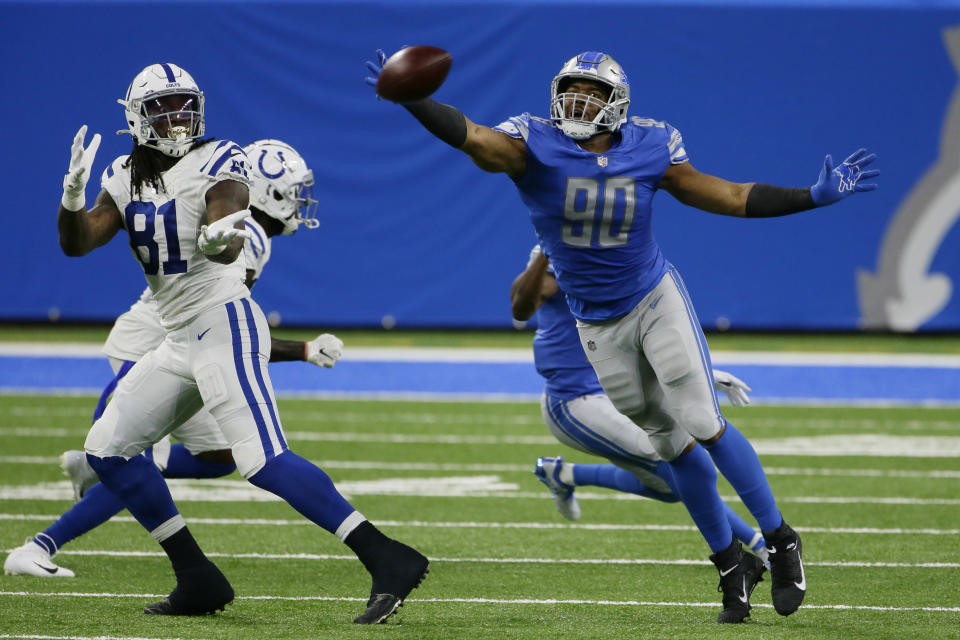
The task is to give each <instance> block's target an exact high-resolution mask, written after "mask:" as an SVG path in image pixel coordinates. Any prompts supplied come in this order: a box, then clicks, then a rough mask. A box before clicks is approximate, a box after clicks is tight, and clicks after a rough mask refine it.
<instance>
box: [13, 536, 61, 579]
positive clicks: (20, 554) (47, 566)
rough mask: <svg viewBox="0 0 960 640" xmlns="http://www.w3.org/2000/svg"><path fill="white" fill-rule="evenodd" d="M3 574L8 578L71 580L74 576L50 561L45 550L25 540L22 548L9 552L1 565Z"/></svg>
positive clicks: (31, 540) (31, 539)
mask: <svg viewBox="0 0 960 640" xmlns="http://www.w3.org/2000/svg"><path fill="white" fill-rule="evenodd" d="M3 572H4V573H5V574H6V575H8V576H37V577H38V578H72V577H74V576H75V575H76V574H75V573H74V572H73V571H71V570H70V569H67V568H65V567H61V566H58V565H56V564H54V563H53V561H52V560H50V554H49V553H48V552H47V550H46V549H44V548H43V547H41V546H40V545H39V544H37V543H36V542H34V541H33V538H27V542H26V543H25V544H24V545H23V546H22V547H17V548H16V549H14V550H13V551H11V552H10V555H8V556H7V559H6V560H5V561H4V563H3Z"/></svg>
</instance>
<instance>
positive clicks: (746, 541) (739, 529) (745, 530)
mask: <svg viewBox="0 0 960 640" xmlns="http://www.w3.org/2000/svg"><path fill="white" fill-rule="evenodd" d="M724 506H725V507H726V508H727V521H728V522H729V523H730V528H731V529H733V535H735V536H736V537H737V540H740V542H742V543H743V546H745V547H749V548H751V549H757V548H758V547H765V546H767V545H766V542H765V541H764V539H763V536H761V535H760V532H759V531H757V530H756V529H754V528H753V527H751V526H750V525H749V524H747V521H746V520H744V519H743V518H741V517H740V514H739V513H737V512H736V511H734V510H733V509H732V508H731V507H730V505H728V504H725V505H724ZM756 536H760V537H759V538H758V540H757V542H754V541H753V539H754V538H755V537H756ZM751 543H753V544H751Z"/></svg>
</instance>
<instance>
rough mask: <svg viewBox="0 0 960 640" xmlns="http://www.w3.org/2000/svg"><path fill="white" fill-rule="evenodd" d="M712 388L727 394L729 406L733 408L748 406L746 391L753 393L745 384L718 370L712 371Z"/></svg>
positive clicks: (748, 399) (733, 376)
mask: <svg viewBox="0 0 960 640" xmlns="http://www.w3.org/2000/svg"><path fill="white" fill-rule="evenodd" d="M713 386H714V387H715V388H716V390H717V391H722V392H724V393H725V394H727V398H729V399H730V404H732V405H733V406H735V407H745V406H747V405H748V404H750V396H748V395H747V391H753V389H751V388H750V385H748V384H747V383H746V382H744V381H743V380H741V379H740V378H738V377H737V376H735V375H733V374H732V373H727V372H726V371H721V370H720V369H714V370H713Z"/></svg>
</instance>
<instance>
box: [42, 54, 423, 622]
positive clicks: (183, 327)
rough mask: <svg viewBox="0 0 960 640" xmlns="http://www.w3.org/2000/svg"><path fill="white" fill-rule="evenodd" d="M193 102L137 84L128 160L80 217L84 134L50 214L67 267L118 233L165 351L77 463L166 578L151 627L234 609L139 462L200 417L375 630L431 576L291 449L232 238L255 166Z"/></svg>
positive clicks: (169, 80)
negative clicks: (348, 576)
mask: <svg viewBox="0 0 960 640" xmlns="http://www.w3.org/2000/svg"><path fill="white" fill-rule="evenodd" d="M203 100H204V97H203V93H202V92H201V91H200V89H199V87H198V86H197V84H196V82H194V80H193V78H192V77H191V76H190V75H189V74H188V73H187V72H186V71H184V70H183V69H181V68H180V67H178V66H176V65H174V64H170V63H159V64H152V65H150V66H148V67H146V68H145V69H144V70H143V71H141V72H140V73H139V74H137V76H136V77H135V78H134V80H133V82H132V83H131V84H130V87H129V89H128V90H127V94H126V96H125V98H124V99H122V100H120V103H121V104H122V105H123V106H124V113H125V115H126V120H127V123H128V125H129V129H125V130H124V132H126V133H130V134H131V135H132V136H133V138H134V147H133V151H131V153H130V155H129V156H123V157H120V158H118V159H117V160H115V161H113V162H112V163H111V164H110V167H109V168H108V169H107V171H106V173H105V177H106V180H104V182H103V183H102V189H101V191H100V194H99V195H98V196H97V200H96V203H95V205H94V207H93V209H90V210H87V209H86V206H85V197H84V196H85V194H84V191H85V185H86V181H87V178H88V176H89V173H90V169H91V166H92V164H93V159H94V154H95V152H96V150H97V148H98V146H99V142H100V137H99V135H95V136H94V137H93V139H92V140H91V143H90V146H89V147H86V148H85V147H84V137H85V135H86V126H83V127H81V128H80V130H79V132H78V133H77V135H76V137H75V138H74V143H73V147H72V149H71V161H70V167H69V170H68V173H67V175H66V177H65V178H64V193H63V198H62V199H61V206H60V208H59V210H58V212H57V222H58V227H59V232H60V246H61V248H62V249H63V251H64V253H65V254H67V255H68V256H82V255H85V254H86V253H88V252H90V251H92V250H93V249H95V248H97V247H99V246H101V245H104V244H106V243H107V242H109V241H110V239H112V238H113V236H115V235H116V234H117V232H118V231H120V230H121V229H125V230H126V231H127V234H128V236H129V238H130V246H131V249H132V250H133V253H134V257H135V258H136V259H137V260H138V262H139V263H140V264H141V266H142V268H143V270H144V274H145V275H146V279H147V283H148V284H149V285H150V289H151V291H152V293H153V297H154V299H155V300H156V303H157V310H158V313H159V316H160V323H161V326H162V327H163V329H164V331H165V336H164V340H163V342H162V343H161V344H160V346H159V347H157V348H156V349H155V350H153V351H151V352H149V353H147V354H145V355H144V356H143V357H142V358H140V360H139V361H137V363H136V364H135V365H133V367H131V369H130V371H129V372H128V373H127V374H126V375H125V376H124V377H123V378H121V379H120V381H119V382H118V384H117V387H116V390H115V391H114V393H113V399H112V400H111V402H110V403H109V404H108V405H107V407H106V409H105V410H104V412H103V415H102V416H100V418H99V419H97V421H96V422H95V423H94V425H93V427H92V428H91V429H90V433H89V434H88V435H87V439H86V442H85V443H84V449H85V450H86V453H87V460H88V462H89V463H90V466H91V467H92V468H93V469H94V470H95V471H96V472H97V476H98V477H99V478H100V481H101V482H102V483H103V484H104V485H105V486H106V488H107V489H109V490H110V492H111V493H112V494H113V495H114V496H115V497H117V498H118V499H119V500H120V502H121V503H122V504H123V505H124V506H125V507H126V508H127V509H128V510H129V511H130V513H131V514H132V515H133V516H134V517H135V518H136V519H137V521H138V522H140V524H141V525H143V526H144V528H146V529H147V530H148V531H149V532H150V533H151V535H153V537H154V538H155V539H156V540H157V541H158V542H159V543H160V546H161V547H162V548H163V550H164V551H165V552H166V553H167V555H168V557H169V558H170V561H171V564H172V565H173V569H174V573H175V575H176V580H177V585H176V587H175V588H174V590H173V591H172V592H171V593H170V595H169V596H168V597H167V598H165V599H164V600H162V601H160V602H158V603H155V604H152V605H149V606H148V607H147V608H146V609H145V612H146V613H152V614H162V615H189V614H203V613H212V612H215V611H217V610H222V609H223V608H224V607H225V605H227V604H228V603H230V602H231V601H232V600H233V589H232V587H231V586H230V584H229V582H228V581H227V579H226V578H225V577H224V576H223V574H222V573H221V572H220V570H219V569H218V568H217V567H216V566H215V565H214V564H213V563H212V562H210V560H209V559H207V557H206V556H205V555H204V554H203V552H202V551H201V550H200V548H199V546H198V545H197V543H196V541H195V540H194V539H193V536H192V535H191V534H190V532H189V530H188V529H187V527H186V524H185V522H184V519H183V517H182V516H181V515H180V514H179V512H178V511H177V508H176V506H175V505H174V503H173V500H172V499H171V497H170V492H169V490H168V489H167V486H166V484H165V483H164V481H163V478H162V476H161V475H160V473H159V471H158V470H157V468H156V466H154V464H153V463H152V462H150V461H149V460H148V459H147V458H146V457H144V456H141V455H139V454H140V453H141V452H142V451H144V450H145V449H146V448H147V447H149V446H151V445H153V444H154V443H156V442H158V441H159V440H160V439H162V438H163V436H165V435H167V434H168V433H170V432H171V431H172V430H173V429H175V428H176V427H178V426H179V425H181V424H182V423H183V422H184V421H185V420H186V419H187V418H189V417H190V416H192V415H193V414H194V413H196V412H197V411H199V410H200V408H201V407H205V408H206V409H207V410H208V411H209V412H210V414H211V415H212V416H213V418H214V419H215V420H216V422H217V425H218V426H219V428H220V430H221V432H222V433H223V436H224V437H225V440H226V442H227V443H228V444H229V446H230V449H231V453H232V457H233V460H234V462H235V463H236V465H237V469H238V471H239V472H240V473H241V475H243V477H244V478H246V479H247V480H249V481H250V482H251V483H252V484H254V485H255V486H258V487H260V488H262V489H265V490H267V491H270V492H271V493H274V494H276V495H278V496H280V497H282V498H283V499H284V500H286V501H287V502H288V503H289V504H290V505H291V506H293V507H294V508H295V509H297V510H298V511H300V513H302V514H303V515H305V516H306V517H307V518H308V519H310V520H311V521H313V522H314V523H316V524H318V525H320V526H321V527H323V528H324V529H326V530H327V531H329V532H331V533H333V534H335V535H336V536H337V537H338V538H339V539H340V540H341V541H342V542H344V543H345V544H346V545H347V546H348V547H350V549H351V550H353V551H354V553H356V554H357V556H358V558H359V559H360V561H361V562H362V563H363V565H364V567H365V568H366V569H367V570H368V571H369V572H370V574H371V576H372V588H371V593H370V597H369V599H368V601H367V608H366V610H365V611H364V612H363V613H362V614H361V615H360V616H358V617H357V618H356V619H355V620H354V622H356V623H359V624H371V623H377V622H382V621H384V620H386V619H387V618H388V617H389V616H391V615H393V614H394V613H395V612H396V610H397V608H398V607H399V606H400V604H402V602H403V600H404V598H406V596H407V595H408V594H409V593H410V592H411V591H412V590H413V589H414V588H415V587H416V586H418V585H419V583H420V582H421V581H422V579H423V578H424V577H425V575H426V573H427V571H428V565H429V562H428V560H427V558H426V557H425V556H423V555H422V554H421V553H419V552H418V551H416V550H415V549H413V548H411V547H409V546H407V545H405V544H402V543H400V542H397V541H395V540H392V539H390V538H388V537H387V536H385V535H384V534H382V533H381V532H380V531H379V530H378V529H377V528H376V527H374V526H373V525H372V524H371V523H370V522H369V521H368V520H367V519H366V518H365V517H364V516H363V515H362V514H360V513H359V512H358V511H356V510H355V509H354V508H353V507H352V506H351V505H350V504H349V503H348V502H347V501H346V500H345V499H344V498H343V496H341V495H340V493H339V492H338V491H337V490H336V488H335V487H334V485H333V482H332V481H331V480H330V478H329V477H328V476H327V475H326V474H325V473H324V472H323V471H322V470H321V469H319V468H317V467H316V466H314V465H313V464H311V463H310V462H308V461H307V460H304V459H303V458H301V457H299V456H297V455H296V454H294V453H293V452H292V451H291V450H290V449H289V447H288V446H287V442H286V439H285V437H284V433H283V429H282V427H281V424H280V417H279V414H278V411H277V406H276V400H275V398H274V394H273V389H272V385H271V382H270V377H269V371H268V370H267V367H266V363H267V361H268V360H269V357H270V345H271V342H270V331H269V328H268V326H267V322H266V318H265V317H264V315H263V312H262V311H261V310H260V308H259V306H258V305H257V304H256V302H254V301H253V299H252V298H251V297H250V293H249V290H248V289H247V287H246V286H244V280H245V276H246V273H245V271H246V269H245V266H244V263H243V262H242V261H238V260H237V258H238V256H239V254H240V252H241V251H242V249H243V243H244V240H245V239H246V238H248V237H250V235H251V232H250V231H249V230H247V229H245V228H244V226H243V224H242V223H243V221H244V220H245V219H246V218H249V217H250V215H251V213H250V210H249V209H248V204H249V194H248V188H247V185H248V183H249V178H248V174H249V170H250V164H249V161H248V159H247V156H246V154H245V153H244V151H243V149H242V148H241V147H240V146H239V145H237V144H235V143H233V142H230V141H228V140H224V141H220V142H211V141H205V140H202V139H201V138H202V136H203V134H204V117H203V113H204V111H203V108H204V103H203Z"/></svg>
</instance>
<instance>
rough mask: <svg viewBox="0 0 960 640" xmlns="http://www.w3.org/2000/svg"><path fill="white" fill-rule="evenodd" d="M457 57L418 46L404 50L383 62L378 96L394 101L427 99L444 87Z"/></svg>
mask: <svg viewBox="0 0 960 640" xmlns="http://www.w3.org/2000/svg"><path fill="white" fill-rule="evenodd" d="M452 63H453V58H451V57H450V54H449V53H447V52H446V51H444V50H443V49H438V48H437V47H430V46H427V45H417V46H414V47H407V48H405V49H400V51H397V52H396V53H395V54H393V55H392V56H390V57H389V58H388V59H387V61H386V62H385V63H384V64H383V70H382V71H381V72H380V76H379V77H378V78H377V95H379V96H380V97H381V98H384V99H386V100H389V101H391V102H400V103H404V102H416V101H417V100H423V99H424V98H426V97H427V96H429V95H430V94H432V93H433V92H434V91H436V90H437V89H439V88H440V85H442V84H443V81H444V80H445V79H446V77H447V73H448V72H449V71H450V65H451V64H452Z"/></svg>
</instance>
